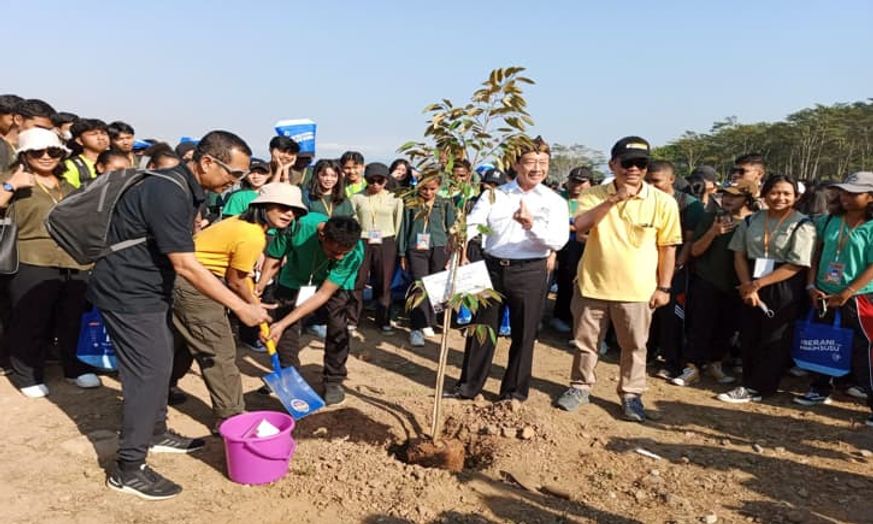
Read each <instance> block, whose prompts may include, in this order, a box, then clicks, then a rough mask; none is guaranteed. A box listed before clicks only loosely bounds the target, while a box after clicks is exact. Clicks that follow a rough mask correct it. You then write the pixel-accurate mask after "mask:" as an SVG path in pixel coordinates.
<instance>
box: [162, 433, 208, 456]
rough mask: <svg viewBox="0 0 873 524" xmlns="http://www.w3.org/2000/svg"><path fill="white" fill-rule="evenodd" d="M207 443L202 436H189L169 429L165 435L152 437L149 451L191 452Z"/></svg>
mask: <svg viewBox="0 0 873 524" xmlns="http://www.w3.org/2000/svg"><path fill="white" fill-rule="evenodd" d="M205 445H206V441H204V440H203V439H202V438H188V437H183V436H182V435H179V434H178V433H176V432H174V431H170V430H167V432H166V433H164V434H163V435H157V436H154V437H152V442H151V444H150V445H149V451H151V452H152V453H191V452H192V451H197V450H198V449H200V448H202V447H203V446H205Z"/></svg>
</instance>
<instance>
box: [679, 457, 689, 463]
mask: <svg viewBox="0 0 873 524" xmlns="http://www.w3.org/2000/svg"><path fill="white" fill-rule="evenodd" d="M679 462H681V463H683V464H690V463H691V459H690V458H688V457H682V458H680V459H679Z"/></svg>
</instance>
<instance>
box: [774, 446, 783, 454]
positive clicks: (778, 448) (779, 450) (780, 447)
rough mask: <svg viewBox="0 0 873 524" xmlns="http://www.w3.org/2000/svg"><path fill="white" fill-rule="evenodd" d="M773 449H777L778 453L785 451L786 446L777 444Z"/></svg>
mask: <svg viewBox="0 0 873 524" xmlns="http://www.w3.org/2000/svg"><path fill="white" fill-rule="evenodd" d="M773 451H775V452H776V453H785V448H783V447H782V446H776V447H775V448H773Z"/></svg>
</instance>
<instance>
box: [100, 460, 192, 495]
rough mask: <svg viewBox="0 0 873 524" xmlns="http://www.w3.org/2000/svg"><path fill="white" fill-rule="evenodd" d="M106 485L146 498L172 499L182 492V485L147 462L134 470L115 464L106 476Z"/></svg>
mask: <svg viewBox="0 0 873 524" xmlns="http://www.w3.org/2000/svg"><path fill="white" fill-rule="evenodd" d="M106 487H108V488H109V489H113V490H115V491H119V492H121V493H129V494H131V495H136V496H137V497H139V498H143V499H146V500H166V499H171V498H173V497H175V496H176V495H178V494H179V493H181V492H182V486H180V485H178V484H176V483H175V482H173V481H172V480H169V479H166V478H164V477H162V476H161V475H160V474H159V473H158V472H156V471H155V470H153V469H152V468H150V467H148V466H147V465H145V464H143V465H141V466H140V467H139V469H135V470H133V471H124V470H122V469H121V468H119V467H118V466H115V468H113V471H112V472H111V473H110V474H109V476H108V477H106Z"/></svg>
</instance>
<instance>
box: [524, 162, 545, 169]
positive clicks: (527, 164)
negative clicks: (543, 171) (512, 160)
mask: <svg viewBox="0 0 873 524" xmlns="http://www.w3.org/2000/svg"><path fill="white" fill-rule="evenodd" d="M521 165H523V166H524V167H526V168H528V169H531V168H534V167H549V161H548V160H525V161H524V162H522V163H521Z"/></svg>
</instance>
